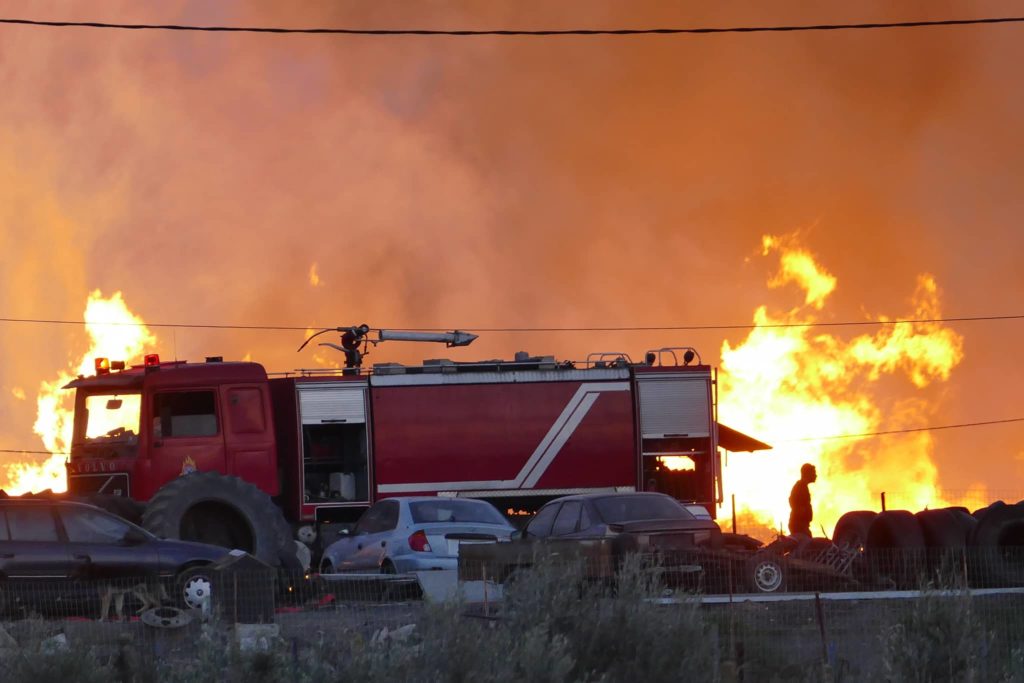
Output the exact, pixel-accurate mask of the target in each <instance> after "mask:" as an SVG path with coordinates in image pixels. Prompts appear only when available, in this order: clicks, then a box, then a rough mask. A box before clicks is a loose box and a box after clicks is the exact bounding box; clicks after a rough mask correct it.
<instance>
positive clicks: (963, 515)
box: [946, 507, 978, 542]
mask: <svg viewBox="0 0 1024 683" xmlns="http://www.w3.org/2000/svg"><path fill="white" fill-rule="evenodd" d="M946 509H947V510H949V511H950V512H952V513H953V517H955V518H956V521H957V523H958V524H959V525H960V526H961V528H963V530H964V538H965V539H966V540H967V541H968V542H969V541H970V538H971V532H972V531H974V527H976V526H978V518H977V517H975V516H974V515H972V514H971V512H970V510H968V509H967V508H963V507H952V508H946Z"/></svg>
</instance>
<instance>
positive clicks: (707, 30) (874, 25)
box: [0, 17, 1024, 36]
mask: <svg viewBox="0 0 1024 683" xmlns="http://www.w3.org/2000/svg"><path fill="white" fill-rule="evenodd" d="M1021 22H1024V17H979V18H974V19H936V20H921V21H887V22H880V21H876V22H861V23H843V24H791V25H781V26H707V27H681V28H571V29H422V28H327V27H305V28H303V27H296V28H288V27H284V26H198V25H190V24H126V23H113V22H104V21H44V20H40V19H15V18H9V19H0V24H10V25H18V26H38V27H47V28H95V29H120V30H128V31H205V32H211V33H270V34H286V35H294V34H300V35H309V34H314V35H317V34H319V35H350V36H646V35H686V34H696V35H709V34H712V35H713V34H720V33H792V32H796V31H852V30H877V29H896V28H927V27H939V26H978V25H988V24H1015V23H1021Z"/></svg>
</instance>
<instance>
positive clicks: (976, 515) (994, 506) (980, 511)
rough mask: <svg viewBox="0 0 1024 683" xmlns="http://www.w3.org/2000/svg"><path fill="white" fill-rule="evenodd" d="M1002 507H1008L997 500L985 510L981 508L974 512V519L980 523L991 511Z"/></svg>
mask: <svg viewBox="0 0 1024 683" xmlns="http://www.w3.org/2000/svg"><path fill="white" fill-rule="evenodd" d="M1001 507H1006V503H1004V502H1003V501H1001V500H997V501H996V502H994V503H991V504H989V505H987V506H985V507H983V508H979V509H977V510H975V511H974V518H975V519H976V520H978V521H979V522H980V521H981V520H982V518H984V517H985V515H987V514H988V511H989V510H993V509H998V508H1001Z"/></svg>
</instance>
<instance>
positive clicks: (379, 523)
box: [350, 500, 399, 572]
mask: <svg viewBox="0 0 1024 683" xmlns="http://www.w3.org/2000/svg"><path fill="white" fill-rule="evenodd" d="M398 513H399V504H398V501H397V500H382V501H381V502H379V503H377V504H376V505H374V506H373V507H372V508H370V509H369V510H368V511H367V513H366V517H367V518H368V519H367V520H366V522H367V523H366V524H365V525H364V524H363V520H360V521H359V525H358V526H357V528H356V532H357V535H356V537H355V538H354V539H352V540H353V541H354V542H355V553H354V554H353V555H352V564H351V567H350V569H351V570H352V571H357V572H367V571H377V570H379V569H380V566H381V564H382V563H383V561H384V555H385V553H386V552H387V544H388V542H390V541H391V539H392V536H394V531H395V528H396V527H397V526H398Z"/></svg>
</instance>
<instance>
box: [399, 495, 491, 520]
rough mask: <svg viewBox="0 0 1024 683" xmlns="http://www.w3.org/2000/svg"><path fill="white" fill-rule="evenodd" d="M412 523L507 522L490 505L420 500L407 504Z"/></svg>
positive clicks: (470, 502) (468, 501)
mask: <svg viewBox="0 0 1024 683" xmlns="http://www.w3.org/2000/svg"><path fill="white" fill-rule="evenodd" d="M409 511H410V512H411V513H412V521H413V522H415V523H417V524H428V523H431V522H477V523H481V524H501V525H502V526H508V522H507V521H506V520H505V518H504V517H502V516H501V513H500V512H498V511H497V510H495V509H494V508H493V507H491V505H490V504H488V503H484V502H480V501H474V500H422V501H419V502H416V503H409Z"/></svg>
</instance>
